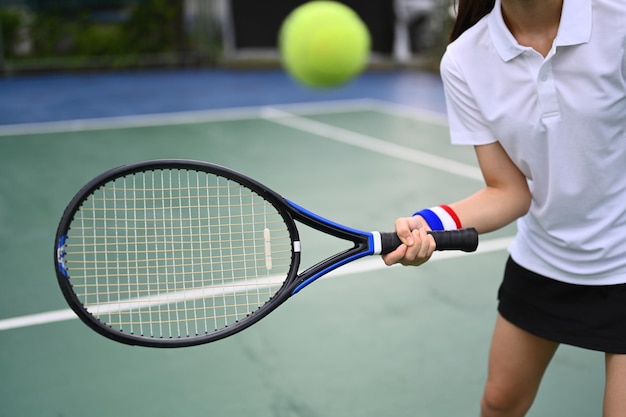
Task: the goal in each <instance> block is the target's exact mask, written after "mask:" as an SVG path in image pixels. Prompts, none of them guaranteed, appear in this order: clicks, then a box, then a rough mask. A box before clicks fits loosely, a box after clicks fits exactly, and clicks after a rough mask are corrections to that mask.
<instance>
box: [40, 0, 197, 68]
mask: <svg viewBox="0 0 626 417" xmlns="http://www.w3.org/2000/svg"><path fill="white" fill-rule="evenodd" d="M35 3H36V4H33V6H32V7H33V11H34V18H33V21H32V23H31V24H30V34H31V38H32V41H33V55H34V56H38V57H49V56H63V55H80V56H92V55H116V54H145V53H159V52H171V51H180V50H184V49H185V47H186V45H185V39H184V37H183V36H182V33H183V28H182V2H181V1H168V0H138V1H134V2H131V1H127V2H125V3H126V4H124V2H117V3H118V4H117V6H116V7H113V6H112V5H111V4H110V2H106V7H104V6H102V5H101V6H99V7H98V6H97V5H98V2H93V1H92V2H84V3H83V2H78V3H76V4H74V3H72V2H55V3H56V4H57V7H52V6H50V4H49V2H41V1H40V2H35ZM37 3H42V4H45V6H44V5H41V6H38V5H37ZM100 3H102V2H100ZM70 5H72V6H73V7H70Z"/></svg>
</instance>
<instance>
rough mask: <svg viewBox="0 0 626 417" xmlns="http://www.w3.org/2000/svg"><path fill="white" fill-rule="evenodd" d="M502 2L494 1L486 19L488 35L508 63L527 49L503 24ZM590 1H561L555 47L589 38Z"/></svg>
mask: <svg viewBox="0 0 626 417" xmlns="http://www.w3.org/2000/svg"><path fill="white" fill-rule="evenodd" d="M501 2H502V0H496V1H495V5H494V8H493V10H492V11H491V13H490V14H489V17H488V19H489V20H488V24H489V33H490V35H491V39H492V41H493V43H494V45H495V47H496V50H497V51H498V54H499V55H500V57H501V58H502V59H503V60H504V61H510V60H511V59H513V58H515V57H516V56H518V55H519V54H521V53H522V52H524V51H525V50H526V49H527V48H525V47H524V46H521V45H520V44H519V43H517V41H516V40H515V38H514V37H513V35H512V34H511V32H510V31H509V28H508V27H507V26H506V24H505V23H504V18H503V17H502V7H501V5H502V3H501ZM591 13H592V11H591V0H563V11H562V12H561V22H560V24H559V31H558V33H557V35H556V39H555V41H554V45H555V46H568V45H578V44H581V43H586V42H589V39H590V38H591Z"/></svg>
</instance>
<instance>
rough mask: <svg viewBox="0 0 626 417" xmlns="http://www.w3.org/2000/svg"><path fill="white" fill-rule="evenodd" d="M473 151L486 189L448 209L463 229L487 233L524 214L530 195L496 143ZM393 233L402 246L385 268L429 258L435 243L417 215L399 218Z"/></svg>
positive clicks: (508, 159) (384, 257)
mask: <svg viewBox="0 0 626 417" xmlns="http://www.w3.org/2000/svg"><path fill="white" fill-rule="evenodd" d="M475 149H476V155H477V157H478V163H479V165H480V169H481V171H482V174H483V177H484V179H485V187H484V188H482V189H481V190H479V191H477V192H476V193H474V194H472V195H471V196H469V197H467V198H465V199H463V200H461V201H457V202H456V203H452V204H449V206H450V207H451V208H452V209H453V210H454V211H455V212H456V214H457V216H458V217H459V219H460V220H461V224H462V225H463V226H464V227H475V228H476V229H477V230H478V232H479V233H487V232H491V231H493V230H497V229H499V228H501V227H504V226H506V225H507V224H509V223H511V222H512V221H514V220H515V219H517V218H518V217H521V216H523V215H524V214H526V212H527V211H528V208H529V207H530V201H531V195H530V190H529V189H528V183H527V182H526V178H525V177H524V174H522V172H521V171H520V170H519V169H518V168H517V166H516V165H515V164H514V163H513V161H511V159H510V158H509V156H508V155H507V153H506V152H505V150H504V149H503V148H502V146H501V145H500V143H499V142H494V143H490V144H488V145H480V146H476V147H475ZM395 230H396V233H397V234H398V236H399V237H400V239H401V240H402V242H403V245H400V247H398V249H396V250H395V251H393V252H391V253H389V254H387V255H385V256H383V260H384V261H385V263H386V264H387V265H392V264H395V263H401V264H403V265H420V264H422V263H424V262H426V261H427V260H428V259H429V258H430V256H431V255H432V253H433V251H434V249H435V241H434V240H433V238H432V237H431V236H429V235H427V234H426V232H427V231H428V230H430V228H429V227H428V224H427V223H426V222H425V221H424V219H422V218H421V217H420V216H414V217H403V218H400V219H398V220H396V224H395Z"/></svg>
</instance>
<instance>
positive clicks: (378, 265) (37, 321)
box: [0, 238, 512, 331]
mask: <svg viewBox="0 0 626 417" xmlns="http://www.w3.org/2000/svg"><path fill="white" fill-rule="evenodd" d="M511 241H512V238H499V239H491V240H487V241H485V242H481V243H480V245H479V246H478V249H477V250H476V252H472V253H464V252H452V251H451V252H437V253H436V254H435V255H434V256H433V257H432V259H431V260H430V261H429V262H435V261H441V260H446V259H451V258H458V257H461V256H475V255H480V254H483V253H490V252H496V251H501V250H505V249H506V248H508V246H509V245H510V243H511ZM395 267H397V266H392V267H389V268H395ZM384 268H387V266H385V264H384V263H383V261H382V259H381V258H380V257H370V258H367V259H362V260H359V261H356V262H353V263H351V264H347V265H345V266H343V267H341V268H339V269H336V270H334V271H332V272H331V273H329V274H327V275H326V276H325V277H323V279H327V278H335V277H340V276H345V275H352V274H359V273H364V272H371V271H375V270H378V269H384ZM196 291H199V293H198V294H197V295H198V296H202V295H206V294H208V293H210V292H211V289H200V290H196ZM220 291H222V290H220ZM233 291H235V290H233ZM187 295H188V294H187ZM181 296H183V295H182V294H177V293H172V294H171V297H170V301H172V302H174V301H177V300H178V299H179V298H180V297H181ZM163 298H166V297H165V296H164V297H163ZM134 301H140V300H139V299H137V300H134ZM160 304H163V303H160ZM115 307H116V308H117V305H116V306H115ZM92 309H93V310H98V312H106V310H107V309H109V307H107V306H103V307H97V306H94V307H93V308H92ZM75 318H77V317H76V315H75V314H74V312H73V311H72V310H70V309H65V310H56V311H48V312H46V313H39V314H31V315H27V316H20V317H14V318H10V319H3V320H0V331H2V330H11V329H19V328H22V327H29V326H36V325H41V324H49V323H55V322H59V321H66V320H72V319H75Z"/></svg>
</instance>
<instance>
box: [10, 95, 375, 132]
mask: <svg viewBox="0 0 626 417" xmlns="http://www.w3.org/2000/svg"><path fill="white" fill-rule="evenodd" d="M276 107H277V108H284V109H289V110H292V111H299V112H303V113H308V114H318V113H342V112H352V111H364V110H373V109H376V108H382V106H381V104H380V102H375V101H374V100H370V99H355V100H337V101H318V102H312V103H294V104H286V105H280V106H276ZM263 109H264V107H259V106H254V107H233V108H225V109H212V110H197V111H183V112H172V113H154V114H143V115H131V116H118V117H100V118H93V119H76V120H60V121H55V122H37V123H19V124H11V125H0V137H2V136H18V135H31V134H46V133H66V132H85V131H94V130H109V129H129V128H135V127H152V126H170V125H184V124H194V123H207V122H222V121H224V122H227V121H233V120H246V119H255V118H260V115H261V113H262V112H263Z"/></svg>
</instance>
